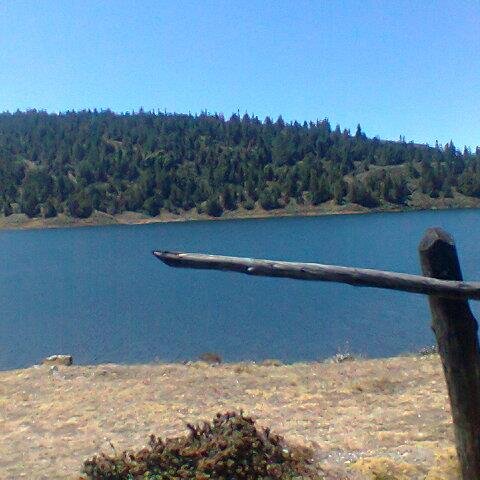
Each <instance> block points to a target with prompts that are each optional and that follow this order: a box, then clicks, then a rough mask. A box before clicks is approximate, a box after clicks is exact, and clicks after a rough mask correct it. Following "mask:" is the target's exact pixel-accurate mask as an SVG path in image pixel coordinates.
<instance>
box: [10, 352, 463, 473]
mask: <svg viewBox="0 0 480 480" xmlns="http://www.w3.org/2000/svg"><path fill="white" fill-rule="evenodd" d="M240 408H241V409H243V410H244V411H245V414H246V415H249V416H252V417H253V418H255V419H256V420H257V423H258V424H259V426H264V427H271V429H272V432H274V433H277V434H280V435H283V436H284V437H285V438H286V440H287V441H289V442H294V443H298V444H301V445H306V446H310V447H313V448H314V449H315V451H316V452H317V459H316V460H317V461H318V462H319V465H320V466H321V467H322V468H323V469H324V470H325V471H326V472H330V474H331V476H332V477H331V478H363V479H376V480H381V479H384V480H385V479H398V480H401V479H402V480H403V479H404V478H408V479H422V480H423V479H425V478H428V480H441V479H443V480H445V479H453V478H457V477H456V475H457V473H456V463H455V458H454V455H453V453H452V452H453V450H452V444H453V443H452V442H453V434H452V427H451V420H450V414H449V406H448V399H447V396H446V389H445V385H444V380H443V377H442V372H441V366H440V362H439V359H438V357H437V356H436V355H432V356H428V357H398V358H391V359H385V360H356V361H350V362H344V363H340V364H334V363H309V364H294V365H282V366H262V365H256V364H252V363H243V364H222V365H207V364H205V363H201V362H195V363H191V364H188V365H179V364H152V365H135V366H123V365H99V366H72V367H59V369H58V371H51V370H50V369H49V367H43V366H42V367H36V368H35V367H32V368H29V369H25V370H16V371H6V372H0V432H2V433H1V434H2V441H1V442H0V478H2V479H21V478H28V479H49V480H50V479H64V478H75V475H76V474H77V475H78V472H79V469H80V466H81V464H82V461H83V460H84V459H85V458H87V457H91V456H92V455H93V454H94V453H96V452H98V451H99V450H101V449H103V450H105V451H111V446H110V442H111V443H113V444H114V445H115V446H116V447H117V449H119V450H121V449H124V448H135V449H138V448H140V447H142V446H143V445H144V444H145V443H146V442H147V440H148V435H149V434H150V433H155V434H158V435H161V436H163V437H168V436H175V435H179V434H182V433H184V432H185V424H186V423H187V422H191V423H197V422H199V421H201V420H209V419H211V418H212V417H213V416H214V415H215V414H216V413H217V412H219V411H220V412H222V411H227V410H238V409H240ZM32 472H33V475H32ZM427 475H428V476H427ZM426 476H427V477H426Z"/></svg>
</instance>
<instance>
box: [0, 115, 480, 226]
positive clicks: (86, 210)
mask: <svg viewBox="0 0 480 480" xmlns="http://www.w3.org/2000/svg"><path fill="white" fill-rule="evenodd" d="M479 205H480V151H478V149H477V151H476V152H474V153H472V152H470V151H469V150H468V149H464V150H463V151H462V152H460V151H459V150H458V149H457V148H456V147H455V146H454V145H453V143H452V142H450V143H449V144H447V145H446V146H445V147H441V146H439V145H436V146H435V147H430V146H427V145H419V144H414V143H407V142H405V141H404V140H403V139H401V140H400V141H398V142H391V141H382V140H380V139H378V138H373V139H369V138H367V137H366V135H365V134H364V133H363V132H362V129H361V127H360V126H358V128H357V131H356V132H355V134H351V133H350V132H349V131H348V130H343V131H342V130H341V128H340V127H339V126H337V127H336V128H332V127H331V126H330V123H329V122H328V120H322V121H317V122H310V123H303V124H299V123H297V122H292V123H285V122H284V121H283V120H282V118H281V117H280V118H278V119H277V120H276V121H275V122H273V121H272V120H270V119H269V118H268V117H267V118H266V119H265V120H264V121H260V120H259V119H258V118H257V117H250V116H248V115H244V116H243V117H239V116H238V115H232V116H231V117H230V118H229V119H228V120H226V119H224V118H223V116H222V115H209V114H206V113H205V114H201V115H198V116H193V115H181V114H164V113H153V112H150V113H146V112H143V111H140V112H138V113H132V114H115V113H112V112H111V111H102V112H97V111H82V112H67V113H63V114H48V113H45V112H37V111H28V112H16V113H13V114H11V113H3V114H0V226H1V225H3V226H13V227H14V226H24V225H27V226H28V225H32V226H35V225H42V226H43V225H47V226H48V225H59V224H77V223H79V222H78V220H76V219H89V220H88V221H87V222H86V223H119V222H120V223H128V222H129V221H132V222H133V221H136V222H143V221H149V220H150V219H152V218H154V219H156V220H168V219H182V218H208V217H220V216H226V217H229V218H235V217H248V216H265V215H269V214H275V215H276V214H316V213H331V212H345V211H347V212H348V211H370V210H399V209H400V210H404V209H418V208H449V207H478V206H479ZM132 212H133V213H132ZM2 214H3V215H2ZM122 216H123V217H122ZM29 219H42V220H33V221H30V220H29ZM82 222H83V221H80V223H82ZM84 223H85V222H84Z"/></svg>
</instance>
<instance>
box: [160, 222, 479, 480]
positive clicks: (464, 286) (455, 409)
mask: <svg viewBox="0 0 480 480" xmlns="http://www.w3.org/2000/svg"><path fill="white" fill-rule="evenodd" d="M419 253H420V262H421V266H422V271H423V274H424V276H421V275H410V274H405V273H395V272H386V271H382V270H372V269H363V268H351V267H339V266H334V265H321V264H317V263H298V262H283V261H272V260H258V259H251V258H238V257H226V256H221V255H205V254H199V253H181V252H166V251H163V252H162V251H155V252H153V254H154V255H155V257H157V258H158V259H159V260H161V261H162V262H164V263H166V264H167V265H170V266H173V267H183V268H200V269H215V270H229V271H234V272H240V273H245V274H248V275H260V276H268V277H285V278H292V279H296V280H319V281H327V282H340V283H347V284H349V285H353V286H363V287H376V288H387V289H391V290H400V291H404V292H411V293H420V294H424V295H428V296H429V303H430V310H431V314H432V328H433V331H434V333H435V337H436V340H437V344H438V348H439V354H440V357H441V360H442V365H443V371H444V374H445V379H446V382H447V388H448V393H449V397H450V404H451V407H452V418H453V425H454V430H455V442H456V446H457V453H458V457H459V461H460V468H461V474H462V479H463V480H480V348H479V343H478V336H477V330H478V325H477V321H476V319H475V317H474V316H473V314H472V312H471V311H470V307H469V305H468V299H472V300H480V282H464V281H463V279H462V273H461V269H460V263H459V260H458V256H457V251H456V247H455V244H454V241H453V239H452V237H450V235H448V234H447V233H446V232H444V231H443V230H441V229H439V228H433V229H429V230H427V232H426V234H425V236H424V237H423V239H422V241H421V242H420V246H419Z"/></svg>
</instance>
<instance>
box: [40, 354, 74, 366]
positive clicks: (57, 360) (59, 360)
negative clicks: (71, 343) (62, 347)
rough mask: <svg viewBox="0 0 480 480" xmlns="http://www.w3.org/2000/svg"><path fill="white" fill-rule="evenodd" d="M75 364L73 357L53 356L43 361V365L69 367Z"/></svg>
mask: <svg viewBox="0 0 480 480" xmlns="http://www.w3.org/2000/svg"><path fill="white" fill-rule="evenodd" d="M72 363H73V357H72V356H71V355H52V356H50V357H47V358H45V359H44V360H43V361H42V365H66V366H69V365H71V364H72Z"/></svg>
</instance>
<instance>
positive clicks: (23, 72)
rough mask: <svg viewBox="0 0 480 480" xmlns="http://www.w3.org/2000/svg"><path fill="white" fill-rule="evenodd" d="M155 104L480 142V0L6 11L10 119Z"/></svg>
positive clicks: (1, 28) (144, 2) (46, 0)
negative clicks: (21, 113)
mask: <svg viewBox="0 0 480 480" xmlns="http://www.w3.org/2000/svg"><path fill="white" fill-rule="evenodd" d="M141 106H142V107H144V108H145V109H146V110H150V109H161V110H164V109H166V110H167V111H169V112H189V111H190V112H192V113H194V112H200V111H201V110H208V111H209V112H222V113H224V114H225V115H230V114H231V113H232V112H236V111H237V110H239V111H240V113H244V112H245V111H247V112H249V113H254V114H257V115H258V116H259V117H261V118H263V117H265V116H266V115H270V116H271V117H273V118H276V117H277V116H278V115H279V114H282V115H283V117H284V119H286V120H299V121H303V120H316V119H317V118H320V119H321V118H324V117H328V118H329V119H330V122H331V123H332V125H335V124H337V123H339V124H340V125H341V126H342V128H343V127H346V128H350V129H352V130H354V129H355V127H356V125H357V123H358V122H360V124H361V125H362V127H363V129H364V131H365V132H366V133H367V134H368V135H369V136H374V135H379V136H380V137H381V138H388V139H398V137H399V135H405V137H406V140H407V141H409V140H414V141H418V142H428V143H430V144H433V143H434V142H435V140H436V139H438V141H439V142H440V143H445V142H447V141H449V140H450V139H453V141H454V142H455V144H456V145H457V147H463V145H465V144H466V145H468V146H471V147H473V146H476V145H479V144H480V2H479V1H478V0H471V1H466V0H463V1H462V0H452V1H447V0H435V1H434V0H430V1H419V0H414V1H402V0H395V1H393V0H384V1H370V0H358V1H341V0H328V1H321V0H316V1H302V0H289V1H283V0H273V1H267V0H258V1H248V0H238V1H228V0H223V1H207V0H197V1H182V0H168V1H167V0H154V1H148V0H139V1H132V0H129V1H126V0H125V1H123V0H115V1H114V0H110V1H108V0H95V1H94V0H58V1H54V0H32V1H23V0H2V1H1V2H0V110H10V111H13V110H16V109H22V110H24V109H27V108H37V109H46V110H48V111H59V110H60V111H64V110H67V109H82V108H95V107H96V108H99V109H100V108H111V109H112V110H115V111H127V110H138V108H139V107H141Z"/></svg>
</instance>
